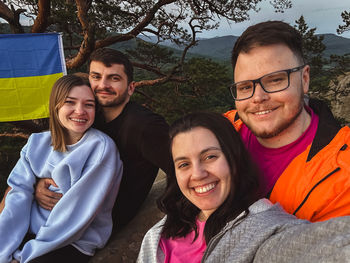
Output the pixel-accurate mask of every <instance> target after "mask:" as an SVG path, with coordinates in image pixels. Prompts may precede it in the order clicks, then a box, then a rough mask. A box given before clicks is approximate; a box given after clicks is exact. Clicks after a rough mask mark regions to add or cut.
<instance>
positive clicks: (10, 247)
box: [0, 138, 36, 263]
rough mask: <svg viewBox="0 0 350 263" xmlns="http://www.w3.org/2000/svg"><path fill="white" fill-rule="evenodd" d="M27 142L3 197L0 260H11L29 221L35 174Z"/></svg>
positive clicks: (0, 226)
mask: <svg viewBox="0 0 350 263" xmlns="http://www.w3.org/2000/svg"><path fill="white" fill-rule="evenodd" d="M30 140H31V138H29V140H28V143H27V144H26V145H25V146H24V147H23V149H22V151H21V153H20V159H19V160H18V162H17V164H16V165H15V167H14V168H13V170H12V171H11V173H10V175H9V178H8V181H7V182H8V185H9V186H10V187H11V188H12V189H11V191H10V192H9V193H8V194H7V196H6V199H5V208H4V210H3V211H2V213H1V214H0V233H1V234H0V262H1V263H6V262H10V261H11V260H12V254H13V253H14V251H15V250H16V249H17V248H18V246H19V245H20V244H21V242H22V240H23V238H24V236H25V235H26V233H27V231H28V227H29V222H30V211H31V206H32V201H33V192H34V184H35V181H36V179H35V174H34V172H33V170H32V168H31V164H30V162H29V160H28V159H27V156H26V151H27V147H28V144H30Z"/></svg>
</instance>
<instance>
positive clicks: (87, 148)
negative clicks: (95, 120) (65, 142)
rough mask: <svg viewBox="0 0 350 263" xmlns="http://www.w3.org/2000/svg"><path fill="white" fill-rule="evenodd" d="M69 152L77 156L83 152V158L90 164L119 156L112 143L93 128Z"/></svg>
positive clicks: (107, 137) (106, 136)
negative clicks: (89, 161) (90, 162)
mask: <svg viewBox="0 0 350 263" xmlns="http://www.w3.org/2000/svg"><path fill="white" fill-rule="evenodd" d="M70 152H71V153H72V152H75V153H76V154H78V155H81V153H82V152H84V156H85V157H86V158H88V159H89V160H91V161H92V162H100V161H101V160H102V159H104V158H106V157H107V156H109V157H113V158H115V157H116V155H118V154H119V152H118V150H117V147H116V145H115V143H114V141H113V140H112V139H111V138H110V137H109V136H108V135H106V134H105V133H103V132H101V131H99V130H96V129H94V128H90V129H89V130H88V131H87V132H86V134H85V135H84V137H83V138H82V139H81V140H80V141H79V142H78V144H77V145H74V146H73V147H72V148H71V149H70Z"/></svg>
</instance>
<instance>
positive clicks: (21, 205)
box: [0, 75, 122, 263]
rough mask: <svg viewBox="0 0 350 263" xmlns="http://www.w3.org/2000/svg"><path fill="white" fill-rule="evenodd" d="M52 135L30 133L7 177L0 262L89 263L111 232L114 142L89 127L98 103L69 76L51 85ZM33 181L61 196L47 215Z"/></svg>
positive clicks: (116, 177) (116, 180) (117, 170)
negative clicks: (50, 181)
mask: <svg viewBox="0 0 350 263" xmlns="http://www.w3.org/2000/svg"><path fill="white" fill-rule="evenodd" d="M49 112H50V131H46V132H42V133H33V134H32V135H31V136H30V137H29V139H28V142H27V144H26V145H25V146H24V147H23V149H22V151H21V157H20V159H19V161H18V162H17V164H16V166H15V167H14V168H13V170H12V172H11V173H10V175H9V178H8V184H9V186H10V187H11V190H10V191H9V192H8V194H7V196H6V199H5V207H4V210H3V211H2V212H1V214H0V233H1V234H0V263H7V262H40V263H42V262H49V263H54V262H77V263H79V262H88V260H89V259H90V258H91V256H92V255H93V254H94V252H95V250H96V248H101V247H103V246H104V245H105V244H106V242H107V240H108V238H109V236H110V234H111V231H112V217H111V210H112V207H113V204H114V201H115V198H116V195H117V192H118V189H119V184H120V180H121V176H122V163H121V161H120V159H119V154H118V151H117V149H116V147H115V144H114V142H113V140H112V139H110V138H109V137H108V136H107V135H105V134H103V133H102V132H100V131H98V130H95V129H92V128H90V127H91V125H92V124H93V122H94V118H95V97H94V94H93V92H92V90H91V88H90V85H89V83H88V81H86V80H85V79H83V78H81V77H79V76H75V75H67V76H64V77H62V78H60V79H58V80H57V81H56V83H55V84H54V86H53V88H52V91H51V96H50V103H49ZM38 178H52V179H54V181H55V183H56V184H55V185H50V189H51V190H52V191H55V192H58V193H61V194H63V197H62V198H61V199H60V200H59V201H58V203H57V205H56V206H55V207H54V208H53V209H52V210H51V211H49V210H46V209H44V208H42V207H41V206H39V205H38V203H37V202H36V201H35V199H34V198H33V193H34V187H35V183H36V180H37V179H38Z"/></svg>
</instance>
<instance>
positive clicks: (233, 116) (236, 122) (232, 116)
mask: <svg viewBox="0 0 350 263" xmlns="http://www.w3.org/2000/svg"><path fill="white" fill-rule="evenodd" d="M223 115H224V117H226V118H227V119H228V120H229V121H230V122H231V123H232V124H233V126H234V127H235V129H236V130H237V131H239V130H240V129H241V127H242V125H243V122H242V120H241V119H240V118H239V116H238V113H237V110H230V111H227V112H225V113H224V114H223Z"/></svg>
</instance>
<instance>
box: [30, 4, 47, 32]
mask: <svg viewBox="0 0 350 263" xmlns="http://www.w3.org/2000/svg"><path fill="white" fill-rule="evenodd" d="M50 4H51V0H39V1H38V15H37V16H36V18H35V20H34V24H33V26H32V30H31V32H32V33H43V32H45V30H46V28H47V26H48V25H49V18H50V11H51V8H50Z"/></svg>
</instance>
